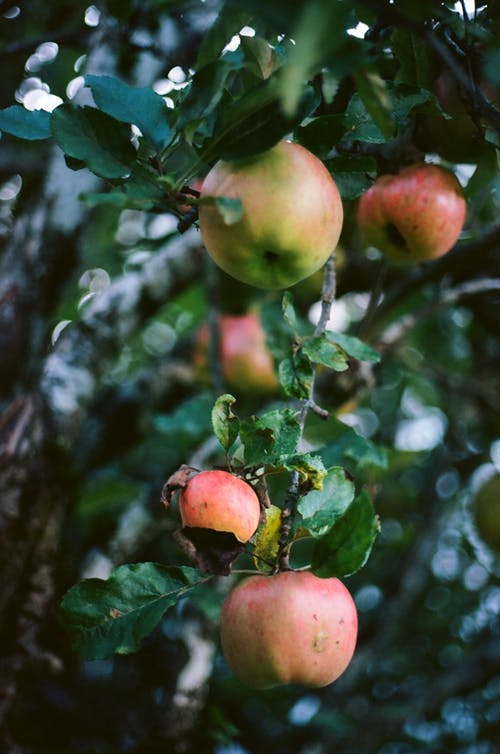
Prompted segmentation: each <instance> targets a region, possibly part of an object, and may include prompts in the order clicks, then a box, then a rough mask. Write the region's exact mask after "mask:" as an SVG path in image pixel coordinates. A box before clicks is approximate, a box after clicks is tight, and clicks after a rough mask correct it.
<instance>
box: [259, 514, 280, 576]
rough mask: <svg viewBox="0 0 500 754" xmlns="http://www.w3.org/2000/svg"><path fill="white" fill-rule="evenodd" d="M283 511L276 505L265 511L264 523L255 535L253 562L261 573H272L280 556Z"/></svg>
mask: <svg viewBox="0 0 500 754" xmlns="http://www.w3.org/2000/svg"><path fill="white" fill-rule="evenodd" d="M282 518H283V511H282V510H281V508H278V507H277V506H276V505H271V506H270V507H269V508H266V509H265V510H264V521H263V523H262V524H261V526H260V527H259V528H258V530H257V534H256V535H255V545H254V550H253V562H254V564H255V567H256V568H257V570H258V571H260V572H261V573H272V570H273V566H274V562H275V560H276V558H277V556H278V550H279V541H280V535H281V524H282Z"/></svg>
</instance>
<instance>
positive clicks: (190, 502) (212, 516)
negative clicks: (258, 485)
mask: <svg viewBox="0 0 500 754" xmlns="http://www.w3.org/2000/svg"><path fill="white" fill-rule="evenodd" d="M179 512H180V514H181V520H182V525H183V526H188V527H191V528H199V529H211V530H213V531H219V532H229V533H231V534H234V536H235V537H236V539H237V540H238V541H239V542H248V540H249V539H250V537H251V536H252V535H253V534H254V532H255V531H256V529H257V527H258V525H259V519H260V503H259V499H258V497H257V495H256V493H255V492H254V490H253V489H252V487H250V485H249V484H247V483H246V482H244V481H243V480H242V479H240V478H239V477H236V476H234V475H233V474H230V473H229V472H227V471H218V470H213V471H200V472H199V473H198V474H196V476H193V477H191V479H190V480H189V481H188V483H187V484H186V486H185V487H184V488H183V489H182V490H181V493H180V495H179Z"/></svg>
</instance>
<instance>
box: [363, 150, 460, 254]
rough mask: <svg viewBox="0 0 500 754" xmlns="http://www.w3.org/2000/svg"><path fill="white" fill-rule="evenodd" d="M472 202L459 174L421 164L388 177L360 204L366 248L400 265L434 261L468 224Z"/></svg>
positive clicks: (374, 185)
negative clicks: (375, 250) (469, 202)
mask: <svg viewBox="0 0 500 754" xmlns="http://www.w3.org/2000/svg"><path fill="white" fill-rule="evenodd" d="M465 213H466V203H465V199H464V195H463V192H462V189H461V187H460V184H459V182H458V180H457V178H456V177H455V175H454V174H453V173H451V172H450V171H449V170H446V169H445V168H443V167H440V166H438V165H429V164H426V163H419V164H416V165H411V166H410V167H407V168H404V169H403V170H401V172H400V173H398V174H397V175H383V176H381V177H380V178H378V179H377V180H376V181H375V183H374V184H373V186H372V187H371V188H370V189H368V191H366V193H364V194H363V195H362V196H361V197H360V200H359V202H358V207H357V222H358V226H359V229H360V231H361V235H362V237H363V240H364V242H365V244H366V245H371V246H375V247H377V248H378V249H380V251H382V252H383V253H384V254H386V255H387V256H388V257H389V258H390V259H393V260H394V261H397V262H418V261H425V260H428V259H433V258H435V257H439V256H441V255H442V254H445V253H446V252H447V251H449V250H450V249H451V248H452V246H453V245H454V244H455V242H456V241H457V239H458V237H459V235H460V232H461V230H462V228H463V225H464V222H465Z"/></svg>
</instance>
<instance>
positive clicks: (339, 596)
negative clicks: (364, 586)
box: [220, 571, 358, 689]
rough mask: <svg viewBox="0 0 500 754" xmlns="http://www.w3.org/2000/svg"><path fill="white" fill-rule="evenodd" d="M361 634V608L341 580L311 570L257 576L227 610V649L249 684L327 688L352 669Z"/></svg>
mask: <svg viewBox="0 0 500 754" xmlns="http://www.w3.org/2000/svg"><path fill="white" fill-rule="evenodd" d="M357 630H358V617H357V611H356V606H355V604H354V600H353V599H352V597H351V594H350V593H349V591H348V590H347V589H346V587H345V586H344V585H343V584H342V582H341V581H339V580H338V579H336V578H327V579H321V578H319V577H318V576H314V574H312V573H309V572H306V571H283V572H281V573H278V574H276V575H274V576H261V575H258V576H251V577H250V578H248V579H246V580H245V581H243V582H241V583H240V584H239V585H238V586H237V587H236V588H235V589H233V591H232V592H230V593H229V595H228V596H227V597H226V600H225V602H224V604H223V606H222V612H221V623H220V634H221V643H222V651H223V653H224V656H225V658H226V660H227V662H228V664H229V666H230V667H231V669H232V670H233V672H234V673H235V675H237V676H238V677H239V678H240V679H241V680H242V681H243V682H244V683H245V684H246V685H247V686H250V687H252V688H256V689H265V688H271V687H273V686H279V685H282V684H287V683H298V684H302V685H304V686H309V687H313V688H314V687H320V686H326V685H328V684H329V683H332V682H333V681H335V680H336V679H337V678H338V677H339V676H340V675H341V674H342V673H343V672H344V671H345V669H346V668H347V666H348V665H349V663H350V661H351V658H352V656H353V653H354V648H355V645H356V638H357Z"/></svg>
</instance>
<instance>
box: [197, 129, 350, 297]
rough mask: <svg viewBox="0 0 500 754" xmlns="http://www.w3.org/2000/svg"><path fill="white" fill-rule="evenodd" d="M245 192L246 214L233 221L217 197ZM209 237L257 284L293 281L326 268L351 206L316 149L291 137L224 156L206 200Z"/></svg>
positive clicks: (226, 262)
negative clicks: (229, 157)
mask: <svg viewBox="0 0 500 754" xmlns="http://www.w3.org/2000/svg"><path fill="white" fill-rule="evenodd" d="M214 197H226V198H231V199H234V198H239V199H240V201H241V203H242V207H243V215H242V217H241V219H239V220H238V221H237V222H235V223H233V224H226V223H225V222H224V219H223V216H222V214H221V213H220V211H219V209H218V207H217V205H216V204H215V203H213V202H208V203H204V202H203V200H207V199H209V198H214ZM199 220H200V230H201V235H202V238H203V242H204V244H205V246H206V248H207V251H208V253H209V254H210V256H211V257H212V258H213V259H214V261H215V262H216V263H217V264H218V265H219V266H220V267H221V268H222V269H223V270H224V271H225V272H227V273H228V274H229V275H231V276H232V277H234V278H236V279H237V280H241V281H242V282H244V283H247V284H249V285H253V286H255V287H257V288H270V289H279V288H287V287H288V286H291V285H294V283H297V282H299V280H303V279H304V278H306V277H308V276H309V275H312V274H313V273H314V272H316V270H318V269H319V268H320V267H321V266H322V265H323V264H324V263H325V262H326V260H327V259H328V257H329V256H330V254H331V253H332V251H333V250H334V249H335V247H336V245H337V241H338V239H339V236H340V231H341V229H342V220H343V210H342V200H341V198H340V194H339V191H338V189H337V185H336V183H335V181H334V180H333V178H332V177H331V175H330V173H329V172H328V170H327V169H326V167H325V166H324V165H323V163H322V162H321V160H319V159H318V158H317V157H316V156H315V155H313V154H312V153H311V152H309V150H307V149H305V148H304V147H302V146H300V144H294V143H292V142H288V141H281V142H279V143H278V144H277V145H276V146H274V147H273V148H272V149H269V150H267V151H266V152H262V153H260V154H258V155H255V156H253V157H247V158H242V159H237V160H230V161H223V160H221V161H219V162H217V163H216V164H215V165H214V167H213V168H212V169H211V170H210V172H209V173H208V175H207V177H206V178H205V180H204V182H203V186H202V190H201V204H200V207H199Z"/></svg>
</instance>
